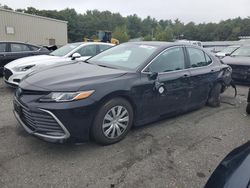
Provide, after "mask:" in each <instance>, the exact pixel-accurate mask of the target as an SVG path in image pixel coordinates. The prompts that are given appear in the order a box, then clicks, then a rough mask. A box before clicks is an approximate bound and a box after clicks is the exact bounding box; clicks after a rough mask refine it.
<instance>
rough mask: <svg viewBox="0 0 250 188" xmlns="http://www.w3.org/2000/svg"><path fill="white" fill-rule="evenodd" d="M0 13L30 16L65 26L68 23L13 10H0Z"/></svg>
mask: <svg viewBox="0 0 250 188" xmlns="http://www.w3.org/2000/svg"><path fill="white" fill-rule="evenodd" d="M0 11H4V12H10V13H14V14H19V15H24V16H30V17H35V18H40V19H44V20H50V21H55V22H61V23H66V24H67V23H68V21H64V20H58V19H54V18H48V17H43V16H38V15H35V14H27V13H23V12H17V11H14V10H6V9H3V8H0Z"/></svg>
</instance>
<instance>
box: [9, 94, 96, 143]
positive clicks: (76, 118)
mask: <svg viewBox="0 0 250 188" xmlns="http://www.w3.org/2000/svg"><path fill="white" fill-rule="evenodd" d="M71 104H72V105H71ZM71 104H70V103H66V104H63V103H60V104H55V103H47V104H43V103H38V102H35V103H34V102H32V103H27V104H24V103H23V102H20V101H19V99H17V98H15V99H14V115H15V117H16V119H17V120H18V122H19V123H20V124H21V125H22V127H23V128H24V129H25V130H26V131H27V132H28V133H29V134H32V135H34V136H37V137H39V138H42V139H43V140H46V141H49V142H58V143H63V142H66V141H68V140H77V141H87V140H89V133H90V132H89V131H90V127H91V124H92V120H93V117H94V109H95V108H94V107H93V106H94V104H93V105H90V106H88V105H87V106H85V105H82V104H83V103H82V101H80V103H79V104H77V103H75V102H74V103H71Z"/></svg>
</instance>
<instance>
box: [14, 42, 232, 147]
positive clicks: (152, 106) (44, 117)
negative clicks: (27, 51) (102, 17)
mask: <svg viewBox="0 0 250 188" xmlns="http://www.w3.org/2000/svg"><path fill="white" fill-rule="evenodd" d="M230 82H231V68H230V67H229V66H228V65H225V64H223V63H221V62H220V61H219V59H218V58H216V57H214V56H213V55H211V54H210V53H209V52H206V51H204V49H202V48H199V47H198V46H193V45H189V44H181V43H166V42H135V43H124V44H121V45H118V46H116V47H113V48H111V49H108V50H106V51H105V52H103V53H101V54H98V55H96V56H94V57H92V58H91V59H89V60H87V61H84V62H78V63H75V64H64V65H62V66H57V67H51V68H49V69H46V70H42V71H40V72H37V73H34V74H31V75H29V77H27V78H26V79H24V80H23V81H22V82H21V83H20V85H19V88H18V89H17V91H16V93H15V99H14V114H15V116H16V118H17V120H18V121H19V122H20V124H21V125H22V126H23V128H24V129H25V130H26V131H27V132H28V133H30V134H32V135H35V136H37V137H40V138H42V139H44V140H47V141H51V142H64V141H66V140H73V141H86V140H89V139H90V138H92V139H93V140H95V141H96V142H97V143H99V144H103V145H107V144H113V143H115V142H118V141H120V140H122V139H123V138H124V137H125V136H126V135H127V133H128V131H129V130H130V129H131V127H132V126H140V125H144V124H146V123H149V122H153V121H155V120H158V119H160V118H162V117H166V116H167V117H168V116H172V115H176V114H180V113H183V112H187V111H190V110H193V109H197V108H200V107H202V106H203V105H205V104H208V105H210V106H219V105H220V93H221V92H223V91H224V90H225V89H226V88H227V87H228V86H229V84H230Z"/></svg>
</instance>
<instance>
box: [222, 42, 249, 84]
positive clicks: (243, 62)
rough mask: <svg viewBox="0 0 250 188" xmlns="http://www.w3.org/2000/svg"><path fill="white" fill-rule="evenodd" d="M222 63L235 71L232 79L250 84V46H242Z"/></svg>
mask: <svg viewBox="0 0 250 188" xmlns="http://www.w3.org/2000/svg"><path fill="white" fill-rule="evenodd" d="M222 61H223V62H224V63H226V64H228V65H230V66H231V67H232V69H233V73H232V78H233V80H235V81H240V82H248V83H249V82H250V46H242V47H240V48H238V49H237V50H236V51H234V52H233V53H232V54H231V55H230V56H226V57H225V58H223V59H222Z"/></svg>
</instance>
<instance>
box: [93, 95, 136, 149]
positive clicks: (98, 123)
mask: <svg viewBox="0 0 250 188" xmlns="http://www.w3.org/2000/svg"><path fill="white" fill-rule="evenodd" d="M114 106H123V107H125V108H126V109H127V111H128V113H129V124H128V126H127V129H126V130H125V131H124V132H123V134H122V135H121V136H119V137H118V138H115V139H110V138H107V137H106V136H105V135H104V133H103V130H102V124H103V119H104V116H105V115H106V113H107V112H108V111H109V110H110V109H111V108H113V107H114ZM133 117H134V114H133V108H132V106H131V104H130V103H129V102H128V101H127V100H126V99H123V98H114V99H111V100H109V101H107V102H105V103H104V104H103V105H101V107H100V109H99V110H98V112H97V115H96V117H95V120H94V122H93V126H92V130H91V131H92V136H93V138H94V140H95V141H96V142H97V143H98V144H102V145H109V144H114V143H116V142H119V141H120V140H122V139H123V138H124V137H125V136H126V135H127V133H128V132H129V130H130V128H131V126H132V124H133Z"/></svg>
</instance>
